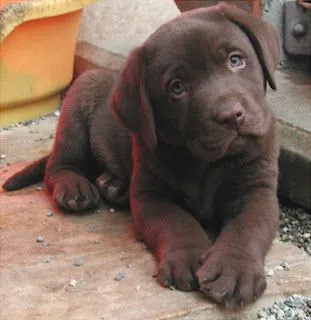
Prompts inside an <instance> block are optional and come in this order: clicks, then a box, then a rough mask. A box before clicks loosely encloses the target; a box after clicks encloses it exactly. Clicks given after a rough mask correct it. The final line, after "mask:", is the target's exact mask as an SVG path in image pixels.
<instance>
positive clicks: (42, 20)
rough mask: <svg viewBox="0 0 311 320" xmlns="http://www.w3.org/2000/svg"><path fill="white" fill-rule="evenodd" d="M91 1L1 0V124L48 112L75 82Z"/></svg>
mask: <svg viewBox="0 0 311 320" xmlns="http://www.w3.org/2000/svg"><path fill="white" fill-rule="evenodd" d="M91 2H94V1H93V0H82V1H81V0H80V1H76V0H72V1H71V0H36V1H30V0H28V1H27V0H26V1H12V0H1V9H2V10H1V11H0V45H1V48H0V126H6V125H9V124H13V123H18V122H20V121H25V120H28V119H33V118H36V117H39V116H42V115H46V114H48V113H50V112H52V111H53V110H55V109H56V108H57V107H58V106H59V102H60V92H61V90H62V89H64V88H65V87H66V86H67V85H68V84H69V83H70V81H71V79H72V76H73V64H74V53H75V46H76V40H77V36H78V31H79V25H80V18H81V13H82V9H83V6H85V5H86V4H88V3H91Z"/></svg>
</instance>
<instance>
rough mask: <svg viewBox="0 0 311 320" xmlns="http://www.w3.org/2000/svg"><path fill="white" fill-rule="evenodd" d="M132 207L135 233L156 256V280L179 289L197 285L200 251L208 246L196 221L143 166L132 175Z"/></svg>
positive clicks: (206, 239) (204, 235)
mask: <svg viewBox="0 0 311 320" xmlns="http://www.w3.org/2000/svg"><path fill="white" fill-rule="evenodd" d="M131 210H132V214H133V217H134V224H135V227H136V231H137V233H138V236H139V237H141V238H142V239H143V240H144V241H145V242H146V243H147V244H148V246H149V247H150V248H151V249H152V250H153V251H154V252H155V254H156V257H157V259H158V281H159V282H160V283H161V284H162V285H164V286H170V285H173V286H174V287H175V288H176V289H179V290H185V291H189V290H194V289H197V288H198V282H197V279H196V277H195V272H196V270H197V269H198V267H199V263H200V257H201V255H202V254H203V253H204V252H206V250H207V249H208V248H209V247H210V241H209V239H208V237H207V235H206V233H205V232H204V230H203V229H202V228H201V226H200V225H199V223H198V222H197V221H196V220H195V219H194V218H193V217H192V216H191V215H190V214H189V213H187V212H186V211H184V210H183V209H182V208H180V207H179V206H178V205H176V204H175V203H174V201H173V199H172V198H171V197H170V195H169V193H168V192H167V191H166V190H165V186H163V185H161V184H160V182H159V181H158V180H157V179H156V178H154V177H153V176H152V174H150V173H147V172H146V171H144V170H143V169H142V168H140V169H139V170H135V173H134V176H133V178H132V185H131Z"/></svg>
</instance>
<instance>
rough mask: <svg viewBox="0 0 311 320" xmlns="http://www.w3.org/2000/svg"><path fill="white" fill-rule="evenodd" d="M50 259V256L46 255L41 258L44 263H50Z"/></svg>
mask: <svg viewBox="0 0 311 320" xmlns="http://www.w3.org/2000/svg"><path fill="white" fill-rule="evenodd" d="M51 261H52V258H51V257H46V258H45V259H43V262H45V263H50V262H51Z"/></svg>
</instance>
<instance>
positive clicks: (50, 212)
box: [46, 211, 54, 217]
mask: <svg viewBox="0 0 311 320" xmlns="http://www.w3.org/2000/svg"><path fill="white" fill-rule="evenodd" d="M53 215H54V213H53V212H52V211H49V212H48V213H47V214H46V216H47V217H52V216H53Z"/></svg>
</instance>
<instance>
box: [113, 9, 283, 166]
mask: <svg viewBox="0 0 311 320" xmlns="http://www.w3.org/2000/svg"><path fill="white" fill-rule="evenodd" d="M278 63H279V42H278V37H277V34H276V32H275V30H274V28H273V27H272V26H271V25H270V24H268V23H267V22H264V21H263V20H262V19H260V18H257V17H255V16H253V15H251V14H248V13H246V12H244V11H242V10H240V9H238V8H235V7H230V6H228V5H225V4H220V5H218V6H216V7H212V8H208V9H198V10H193V11H190V12H187V13H183V14H181V15H180V16H178V17H177V18H175V19H174V20H171V21H170V22H168V23H166V24H164V25H163V26H162V27H160V28H159V29H158V30H157V31H156V32H155V33H154V34H152V35H151V36H150V37H149V39H148V40H147V41H146V42H145V43H144V44H143V45H142V46H141V47H139V48H137V49H135V50H134V51H133V52H132V53H131V55H130V57H129V59H128V61H127V64H126V66H125V68H124V70H123V72H122V73H121V76H120V79H119V81H118V83H117V85H116V88H115V92H114V94H113V97H112V111H113V113H114V114H115V115H116V117H117V118H118V119H119V120H120V121H121V122H122V123H123V124H124V125H125V126H126V127H127V128H128V129H129V130H130V131H132V132H133V133H134V134H137V135H139V136H140V137H141V139H142V140H143V141H144V143H145V144H146V146H147V147H148V148H149V149H150V150H151V151H152V150H155V148H156V146H157V143H158V140H159V139H160V140H163V141H165V142H166V143H168V144H171V145H178V146H184V147H186V148H188V149H189V150H190V151H191V152H192V153H193V155H194V156H197V157H200V158H205V159H207V160H210V161H214V160H217V159H219V158H221V157H223V156H224V155H233V154H235V153H238V152H240V151H241V149H242V148H243V146H244V145H245V141H247V139H252V138H253V137H258V136H263V135H265V134H266V132H267V131H268V129H269V127H270V124H271V119H272V116H271V113H270V111H269V109H268V108H267V107H266V105H265V103H264V96H265V88H266V82H268V83H269V85H270V86H271V87H272V88H273V89H275V87H276V85H275V80H274V71H275V68H276V66H277V65H278Z"/></svg>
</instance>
